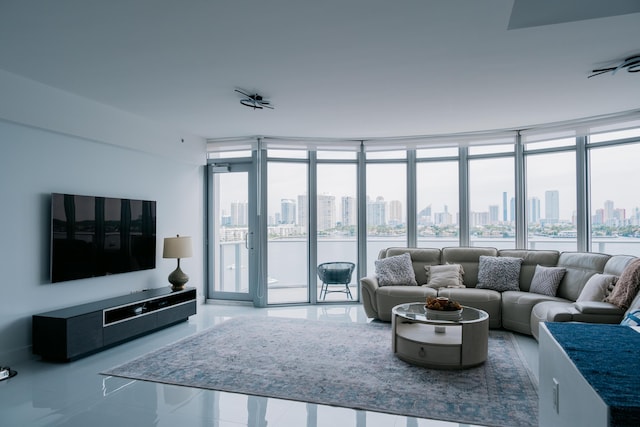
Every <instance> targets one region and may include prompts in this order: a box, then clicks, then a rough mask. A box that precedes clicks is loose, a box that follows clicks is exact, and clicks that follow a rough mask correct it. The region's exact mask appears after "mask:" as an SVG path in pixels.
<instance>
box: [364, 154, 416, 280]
mask: <svg viewBox="0 0 640 427" xmlns="http://www.w3.org/2000/svg"><path fill="white" fill-rule="evenodd" d="M366 168H367V182H366V193H367V194H366V218H367V258H368V259H367V271H368V272H371V273H373V272H375V267H374V261H375V259H376V258H377V256H378V253H379V252H380V250H381V249H384V248H388V247H391V246H407V219H406V218H407V163H406V152H405V151H402V152H398V151H392V152H382V153H378V152H373V153H367V166H366Z"/></svg>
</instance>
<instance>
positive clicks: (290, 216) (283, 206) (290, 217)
mask: <svg viewBox="0 0 640 427" xmlns="http://www.w3.org/2000/svg"><path fill="white" fill-rule="evenodd" d="M280 215H281V216H280V222H281V224H295V223H296V201H295V200H293V199H281V200H280Z"/></svg>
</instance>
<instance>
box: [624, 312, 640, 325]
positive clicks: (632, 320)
mask: <svg viewBox="0 0 640 427" xmlns="http://www.w3.org/2000/svg"><path fill="white" fill-rule="evenodd" d="M620 324H621V325H625V326H640V310H633V311H632V312H630V313H627V315H626V316H624V319H622V322H620Z"/></svg>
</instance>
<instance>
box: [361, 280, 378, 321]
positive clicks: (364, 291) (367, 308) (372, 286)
mask: <svg viewBox="0 0 640 427" xmlns="http://www.w3.org/2000/svg"><path fill="white" fill-rule="evenodd" d="M379 287H380V286H379V285H378V277H377V276H367V277H362V278H361V279H360V300H361V301H362V307H363V308H364V312H365V314H366V315H367V317H370V318H374V319H378V318H379V316H378V307H377V303H376V291H377V290H378V288H379Z"/></svg>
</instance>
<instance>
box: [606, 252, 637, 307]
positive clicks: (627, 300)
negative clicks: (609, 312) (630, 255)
mask: <svg viewBox="0 0 640 427" xmlns="http://www.w3.org/2000/svg"><path fill="white" fill-rule="evenodd" d="M638 288H640V258H638V259H635V260H633V261H631V262H630V263H629V264H628V265H627V266H626V267H625V269H624V270H623V271H622V274H620V277H619V278H618V282H617V283H616V285H615V286H614V287H613V290H612V291H611V294H609V296H608V297H607V298H605V302H610V303H611V304H613V305H617V306H618V307H620V308H622V309H623V310H626V309H627V308H629V304H631V301H633V299H634V298H635V297H636V294H637V293H638Z"/></svg>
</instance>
